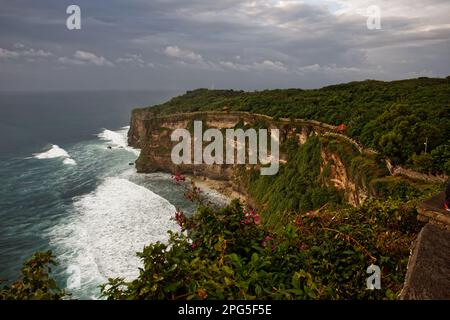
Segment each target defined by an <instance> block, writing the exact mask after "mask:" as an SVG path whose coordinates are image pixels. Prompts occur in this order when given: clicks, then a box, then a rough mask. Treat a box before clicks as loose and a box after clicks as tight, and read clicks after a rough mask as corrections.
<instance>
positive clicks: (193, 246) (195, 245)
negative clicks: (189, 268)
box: [191, 242, 198, 250]
mask: <svg viewBox="0 0 450 320" xmlns="http://www.w3.org/2000/svg"><path fill="white" fill-rule="evenodd" d="M197 247H198V245H197V244H196V243H195V242H193V243H192V244H191V248H192V250H195V249H197Z"/></svg>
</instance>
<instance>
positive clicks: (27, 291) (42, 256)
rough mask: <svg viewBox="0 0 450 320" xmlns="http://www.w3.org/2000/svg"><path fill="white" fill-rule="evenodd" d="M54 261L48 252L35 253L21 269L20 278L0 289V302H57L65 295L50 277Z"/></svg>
mask: <svg viewBox="0 0 450 320" xmlns="http://www.w3.org/2000/svg"><path fill="white" fill-rule="evenodd" d="M56 264H57V263H56V261H55V259H54V257H53V255H52V253H51V252H50V251H47V252H37V253H35V254H34V255H33V257H31V258H30V259H29V260H27V261H25V263H24V264H23V267H22V277H21V278H20V279H19V280H17V281H15V282H14V283H13V284H11V286H3V287H1V288H0V300H59V299H62V298H63V297H64V296H65V295H66V293H65V291H64V290H62V289H60V288H59V287H58V285H57V284H56V281H55V280H54V279H53V278H51V277H50V273H51V271H52V270H51V265H56Z"/></svg>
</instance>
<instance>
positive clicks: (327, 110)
mask: <svg viewBox="0 0 450 320" xmlns="http://www.w3.org/2000/svg"><path fill="white" fill-rule="evenodd" d="M449 82H450V77H448V78H446V79H433V78H419V79H412V80H402V81H393V82H383V81H371V80H367V81H363V82H351V83H347V84H340V85H333V86H329V87H325V88H322V89H315V90H301V89H287V90H265V91H260V92H244V91H233V90H207V89H199V90H195V91H189V92H187V93H186V94H185V95H183V96H180V97H176V98H173V99H172V100H170V101H169V102H167V103H164V104H162V105H159V106H156V107H151V108H150V109H149V110H151V111H152V112H164V113H173V112H190V111H205V110H223V108H225V107H226V108H228V109H229V110H237V111H248V112H253V113H260V114H267V115H270V116H274V117H284V118H289V117H290V118H303V119H314V120H319V121H322V122H326V123H330V124H335V125H337V124H341V123H345V124H346V125H347V127H348V134H349V135H350V136H352V137H354V138H356V139H358V140H360V141H361V142H362V143H363V144H364V145H366V146H369V147H373V148H375V149H377V150H379V151H380V152H381V154H382V155H385V156H388V157H390V158H391V159H392V160H394V161H395V162H396V163H398V164H404V165H408V166H411V167H414V168H416V169H419V170H421V171H423V172H433V173H438V172H446V173H450V171H449V169H450V157H449V152H450V151H449V150H450V142H449V141H448V137H449V136H450V84H449ZM424 143H427V153H426V154H425V146H424ZM423 154H425V155H423Z"/></svg>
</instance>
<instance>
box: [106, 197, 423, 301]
mask: <svg viewBox="0 0 450 320" xmlns="http://www.w3.org/2000/svg"><path fill="white" fill-rule="evenodd" d="M416 214H417V213H416V211H415V209H414V205H413V204H412V203H404V202H400V201H388V202H379V201H371V202H368V203H367V204H365V205H364V206H362V207H360V208H347V209H340V210H337V211H336V210H330V211H323V212H317V211H315V212H314V211H312V212H308V213H305V214H295V213H292V214H291V215H290V216H289V218H290V222H289V223H287V224H286V225H284V226H283V227H282V228H278V229H276V230H273V229H271V228H268V227H266V226H265V225H263V224H262V223H261V221H260V219H259V215H258V214H257V213H255V212H251V211H249V210H248V209H246V208H244V207H242V206H241V205H240V204H239V203H238V202H237V201H233V202H232V203H231V205H229V206H228V207H226V208H223V209H220V210H213V209H211V208H209V207H206V206H200V207H199V209H198V211H197V213H196V214H195V215H194V216H192V217H186V216H183V218H181V216H180V215H181V213H178V217H177V221H178V222H179V223H180V225H181V226H182V229H183V230H184V231H187V230H189V231H188V232H184V233H176V234H171V238H170V241H169V243H168V244H162V243H155V244H150V245H149V246H147V247H146V248H145V249H144V250H143V252H141V253H139V254H138V255H139V257H140V258H141V259H142V262H143V267H142V268H141V269H140V275H139V277H138V278H137V279H135V280H134V281H131V282H126V281H124V280H123V279H109V283H108V284H106V285H104V286H103V288H102V291H103V295H104V296H105V297H106V298H108V299H355V298H359V299H395V298H396V297H397V295H398V294H399V292H400V290H401V288H402V285H403V281H404V275H405V272H406V265H407V261H408V257H409V248H410V244H411V241H412V240H413V239H414V237H415V235H416V234H417V232H418V230H419V228H420V224H419V223H418V222H417V219H416ZM371 264H377V265H379V266H380V267H381V270H382V290H375V291H370V290H367V289H366V279H367V277H368V275H367V274H366V269H367V267H368V266H369V265H371Z"/></svg>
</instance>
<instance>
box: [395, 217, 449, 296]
mask: <svg viewBox="0 0 450 320" xmlns="http://www.w3.org/2000/svg"><path fill="white" fill-rule="evenodd" d="M449 252H450V231H449V230H445V229H443V228H440V227H438V226H436V225H434V224H431V223H428V224H427V225H426V226H425V227H424V228H423V229H422V231H421V232H420V234H419V236H418V238H417V240H416V243H415V245H414V249H413V251H412V254H411V258H410V259H409V262H408V272H407V274H406V281H405V285H404V287H403V290H402V293H401V294H400V299H403V300H424V299H433V300H434V299H439V300H440V299H445V300H448V299H450V277H449V273H450V255H449V254H448V253H449Z"/></svg>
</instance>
